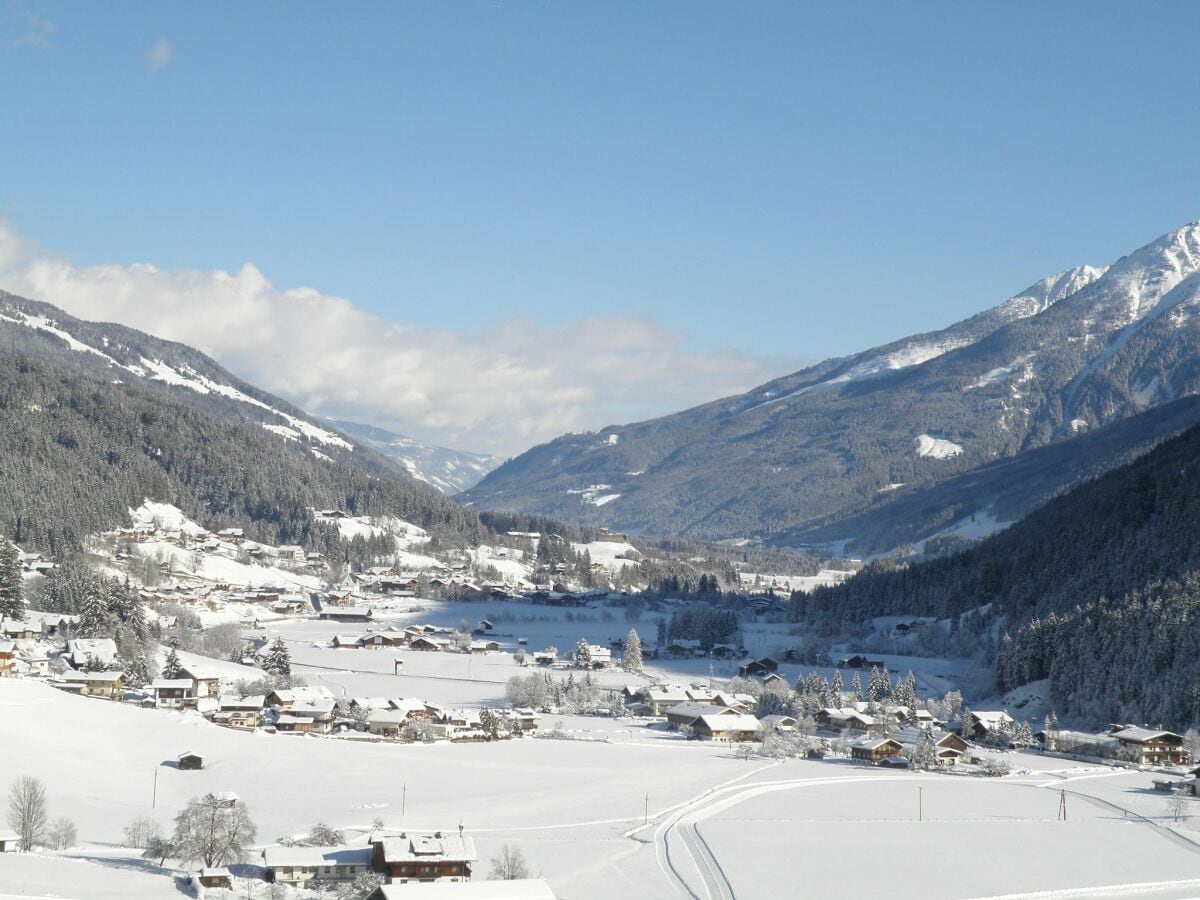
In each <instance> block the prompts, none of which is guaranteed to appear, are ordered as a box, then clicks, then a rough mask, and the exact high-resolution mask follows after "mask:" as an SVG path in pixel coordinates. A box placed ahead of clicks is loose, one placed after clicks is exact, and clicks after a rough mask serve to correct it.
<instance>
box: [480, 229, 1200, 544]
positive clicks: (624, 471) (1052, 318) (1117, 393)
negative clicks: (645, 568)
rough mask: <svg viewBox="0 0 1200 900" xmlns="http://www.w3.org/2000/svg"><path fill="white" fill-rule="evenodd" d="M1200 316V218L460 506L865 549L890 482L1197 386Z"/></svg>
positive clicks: (957, 467)
mask: <svg viewBox="0 0 1200 900" xmlns="http://www.w3.org/2000/svg"><path fill="white" fill-rule="evenodd" d="M1198 312H1200V223H1191V224H1189V225H1187V226H1185V227H1183V228H1180V229H1178V230H1176V231H1173V232H1170V233H1169V234H1166V235H1163V236H1162V237H1160V238H1159V239H1158V240H1156V241H1154V242H1152V243H1150V244H1148V245H1146V246H1145V247H1142V248H1140V249H1138V250H1136V251H1134V252H1133V253H1130V254H1129V255H1128V256H1125V257H1122V258H1121V259H1120V260H1118V261H1117V262H1115V263H1114V264H1112V265H1111V266H1108V267H1094V266H1081V267H1078V268H1075V269H1072V270H1070V271H1067V272H1063V273H1061V274H1059V275H1055V276H1051V277H1048V278H1045V279H1042V280H1041V281H1039V282H1038V283H1037V284H1035V285H1033V286H1031V287H1030V288H1029V289H1027V290H1025V291H1022V292H1021V293H1020V294H1018V295H1017V296H1015V297H1012V298H1010V299H1008V300H1006V301H1005V302H1003V303H1001V304H1000V305H998V306H996V307H994V308H992V309H989V310H987V311H985V312H983V313H980V314H979V315H976V316H973V317H972V318H970V319H967V320H964V321H963V322H960V323H957V324H955V325H952V326H950V327H949V328H946V329H943V330H942V331H938V332H931V333H927V334H920V335H915V336H913V337H910V338H905V339H903V340H900V341H896V342H894V343H892V344H888V345H885V346H882V347H877V348H874V349H872V350H868V351H866V352H863V353H860V354H857V355H855V356H851V357H847V358H841V359H831V360H827V361H825V362H823V363H820V364H818V365H816V366H812V367H810V368H807V369H804V370H802V371H800V372H796V373H794V374H792V375H788V376H785V377H783V378H780V379H777V380H775V381H773V382H770V383H768V384H765V385H762V386H761V387H759V388H756V389H754V390H752V391H749V392H747V393H746V394H743V395H740V396H736V397H729V398H725V399H723V400H718V401H716V402H713V403H709V404H705V405H703V406H699V407H696V408H694V409H690V410H686V411H684V412H680V413H676V414H674V415H670V416H665V417H663V418H660V419H655V420H651V421H647V422H639V423H633V424H629V425H624V426H613V427H609V428H605V429H603V430H601V431H599V432H597V433H590V434H583V435H579V434H575V435H566V436H564V437H561V438H558V439H556V440H554V441H551V442H550V443H548V444H544V445H541V446H539V447H535V448H533V449H532V450H530V451H528V452H526V453H524V454H522V455H521V456H518V457H516V458H515V459H513V460H511V461H509V462H507V463H505V464H504V465H502V466H500V467H499V468H497V469H496V470H495V471H493V472H491V473H490V474H489V475H488V476H487V477H485V478H484V479H483V480H482V481H481V482H480V483H479V484H478V485H476V486H475V487H474V488H472V489H470V490H468V491H467V492H465V493H464V495H463V499H465V500H466V501H468V502H471V503H473V504H474V505H476V506H478V507H481V508H495V509H509V510H515V511H524V512H536V513H540V514H546V515H553V516H556V517H560V518H565V519H568V520H574V521H579V522H584V523H587V524H596V525H606V526H608V527H611V528H614V529H620V530H624V531H634V532H646V533H669V534H682V535H688V536H694V537H704V538H710V539H712V538H718V539H719V538H740V537H755V536H757V537H768V538H770V537H772V536H775V537H778V536H780V535H787V539H789V540H795V541H797V542H805V541H807V540H808V539H809V532H813V533H819V537H820V539H821V540H835V539H837V540H839V541H840V542H841V543H843V544H845V543H850V544H851V545H852V543H853V541H854V540H855V539H857V538H860V537H861V536H862V535H864V533H865V532H864V530H863V528H862V527H861V525H862V522H863V519H862V517H861V516H860V517H858V518H854V517H855V516H856V515H857V514H860V513H863V512H864V511H866V510H868V509H869V508H870V507H872V506H873V505H876V504H878V503H880V501H881V499H884V500H886V499H888V498H889V495H891V494H893V493H896V492H900V493H899V494H897V496H901V495H912V494H922V493H923V492H925V491H928V490H930V489H932V488H935V487H936V486H938V485H941V484H943V483H945V482H947V481H949V480H951V479H955V478H962V477H963V476H964V475H965V473H969V472H972V471H974V470H977V469H979V468H980V467H984V466H989V465H993V464H995V463H997V462H998V461H1004V460H1011V459H1015V458H1019V457H1020V456H1021V455H1022V454H1025V453H1028V452H1030V451H1032V450H1035V449H1037V448H1040V447H1046V446H1049V445H1055V444H1064V453H1067V454H1068V455H1069V453H1070V451H1069V450H1066V449H1065V445H1066V444H1067V443H1068V442H1072V441H1074V440H1075V439H1076V438H1079V437H1081V436H1083V435H1086V434H1088V433H1094V432H1096V431H1098V430H1101V429H1105V428H1107V427H1109V426H1111V425H1113V424H1115V423H1118V422H1121V421H1123V420H1126V419H1131V418H1132V417H1135V416H1138V415H1139V414H1140V413H1143V412H1146V411H1147V410H1150V409H1153V408H1155V407H1158V406H1160V405H1163V404H1166V403H1170V402H1172V401H1175V400H1178V399H1180V398H1186V397H1188V396H1190V395H1193V394H1196V393H1200V318H1198V316H1197V313H1198ZM1168 418H1169V417H1168ZM1176 424H1177V425H1178V426H1179V427H1183V424H1184V423H1183V422H1182V421H1177V422H1176ZM1156 427H1159V428H1162V427H1163V426H1162V421H1161V420H1159V424H1158V425H1157V426H1156ZM1159 436H1165V434H1163V433H1161V432H1160V433H1159ZM1123 439H1127V440H1128V441H1130V442H1131V443H1130V446H1142V445H1143V444H1144V440H1145V435H1144V434H1143V433H1141V432H1139V431H1138V429H1136V428H1132V429H1126V431H1125V432H1123ZM1080 446H1085V445H1084V444H1081V445H1080ZM1106 452H1109V451H1106ZM1111 452H1113V453H1114V456H1113V457H1112V458H1113V459H1114V460H1117V459H1120V458H1121V452H1123V451H1120V450H1117V451H1111ZM1070 481H1071V479H1070V478H1066V479H1065V481H1064V483H1063V484H1062V485H1060V487H1062V486H1067V485H1069V483H1070ZM960 484H961V482H960ZM982 485H983V486H982V488H981V490H980V491H972V490H969V489H968V490H966V491H965V493H964V492H959V493H958V494H956V500H955V502H956V503H958V504H960V506H962V505H963V504H967V505H969V506H970V508H971V511H970V513H969V514H972V515H976V516H978V514H979V513H980V512H986V511H987V510H988V509H989V508H990V506H991V504H992V503H993V501H994V499H995V498H994V497H992V496H989V493H988V492H989V491H993V488H994V483H993V487H988V485H987V482H986V480H985V481H984V482H983V483H982ZM993 492H994V491H993ZM931 502H936V498H935V499H934V500H932V501H931ZM962 508H963V509H964V510H965V509H966V506H962ZM953 515H954V509H953V504H951V505H950V506H947V507H946V511H945V512H943V513H941V514H939V515H935V516H933V519H936V520H938V521H937V522H936V523H935V524H932V525H930V527H929V528H920V529H915V530H912V531H911V533H909V534H908V535H907V537H908V538H909V539H913V540H920V539H922V538H924V537H928V536H930V535H931V534H934V533H936V532H937V531H938V530H939V529H944V528H946V527H947V526H953V525H954V524H955V520H954V519H953ZM839 523H845V524H844V527H842V528H840V529H839ZM856 523H857V524H856Z"/></svg>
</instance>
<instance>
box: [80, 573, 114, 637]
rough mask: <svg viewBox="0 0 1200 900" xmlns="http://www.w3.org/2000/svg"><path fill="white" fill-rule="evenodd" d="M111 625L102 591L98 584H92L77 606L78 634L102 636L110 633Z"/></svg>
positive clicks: (81, 635)
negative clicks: (80, 603)
mask: <svg viewBox="0 0 1200 900" xmlns="http://www.w3.org/2000/svg"><path fill="white" fill-rule="evenodd" d="M111 627H112V621H111V619H110V617H109V614H108V606H107V604H106V603H105V597H104V592H103V590H102V589H100V588H99V586H98V585H96V586H93V589H92V590H89V591H88V593H87V595H86V596H85V597H84V598H83V604H82V605H81V606H80V608H79V626H78V634H79V636H80V637H85V638H94V637H103V636H105V635H107V634H110V633H111V630H112V628H111Z"/></svg>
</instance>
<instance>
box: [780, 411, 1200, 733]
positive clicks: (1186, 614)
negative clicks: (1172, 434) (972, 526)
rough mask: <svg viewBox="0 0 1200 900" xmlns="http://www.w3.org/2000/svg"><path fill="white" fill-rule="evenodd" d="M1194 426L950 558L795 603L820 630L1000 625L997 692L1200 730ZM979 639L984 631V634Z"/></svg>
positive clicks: (869, 575) (1198, 476) (1198, 492)
mask: <svg viewBox="0 0 1200 900" xmlns="http://www.w3.org/2000/svg"><path fill="white" fill-rule="evenodd" d="M1198 526H1200V428H1192V429H1190V430H1188V431H1187V432H1185V433H1184V434H1182V435H1180V436H1178V437H1176V438H1173V439H1171V440H1169V441H1167V442H1165V443H1164V444H1162V445H1161V446H1159V447H1158V448H1156V449H1155V450H1153V451H1151V452H1150V453H1148V454H1147V455H1146V456H1144V457H1142V458H1141V459H1138V460H1136V461H1135V462H1133V463H1130V464H1128V465H1126V466H1123V467H1121V468H1119V469H1116V470H1114V471H1112V472H1110V473H1108V474H1106V475H1104V476H1103V477H1101V478H1099V479H1096V480H1095V481H1092V482H1089V483H1087V484H1085V485H1083V486H1081V487H1079V488H1077V489H1075V490H1074V491H1072V492H1070V493H1068V494H1066V495H1064V496H1062V497H1060V498H1058V499H1056V500H1053V501H1051V502H1050V503H1048V504H1046V506H1044V507H1043V508H1041V509H1040V510H1038V511H1036V512H1034V513H1032V514H1031V515H1029V516H1028V517H1027V518H1026V519H1024V520H1023V521H1021V522H1019V523H1017V524H1016V525H1013V526H1012V527H1011V528H1009V529H1008V530H1007V531H1004V532H1001V533H1000V534H997V535H995V536H993V537H991V538H989V539H987V540H986V541H984V542H982V543H981V544H979V545H978V546H977V547H975V548H973V549H971V550H968V551H966V552H964V553H961V554H957V555H955V556H951V557H947V558H944V559H940V560H935V561H932V562H928V563H923V564H918V565H913V566H910V567H907V568H900V569H897V568H895V567H894V566H891V565H889V564H887V563H876V564H873V565H872V566H868V567H867V569H865V570H864V571H863V572H862V573H861V574H860V575H859V576H858V577H857V578H855V579H853V580H851V581H850V582H848V583H847V584H845V585H841V586H839V587H835V588H825V589H820V590H817V591H816V592H814V593H813V594H812V595H811V596H810V597H808V598H803V597H800V598H798V599H797V600H796V601H795V603H794V605H793V617H794V618H795V619H797V620H799V621H803V622H804V623H806V624H807V625H808V626H810V627H811V628H813V629H816V630H818V631H829V630H836V629H839V628H843V627H846V626H849V625H851V624H853V623H857V622H861V621H863V620H864V619H866V618H869V617H872V616H881V615H901V614H903V615H908V614H914V615H933V616H939V617H943V618H946V617H951V618H955V619H956V620H958V619H959V617H961V616H962V615H963V614H964V613H971V612H972V611H974V613H973V615H974V616H975V617H976V618H983V619H987V620H995V621H998V622H999V623H1000V624H1001V626H1002V629H1001V632H1000V634H1001V635H1002V636H1001V638H1000V642H999V645H998V647H997V648H996V653H997V655H996V663H995V670H996V686H997V688H998V689H1000V690H1007V689H1009V688H1012V687H1015V686H1017V685H1020V684H1024V683H1027V682H1029V681H1034V680H1037V679H1041V678H1049V679H1050V681H1051V691H1052V696H1053V699H1054V702H1055V704H1056V706H1057V707H1058V709H1059V711H1060V712H1062V713H1067V714H1074V715H1078V716H1082V717H1085V718H1087V719H1088V720H1090V721H1093V722H1100V721H1107V720H1110V719H1111V720H1133V721H1152V722H1153V721H1163V722H1168V723H1171V724H1173V725H1175V726H1180V727H1182V726H1183V725H1185V724H1192V723H1196V722H1200V690H1197V689H1196V685H1197V684H1200V662H1198V659H1197V654H1196V653H1195V647H1196V645H1197V638H1200V541H1198V540H1197V527H1198ZM982 631H984V630H983V629H981V632H982Z"/></svg>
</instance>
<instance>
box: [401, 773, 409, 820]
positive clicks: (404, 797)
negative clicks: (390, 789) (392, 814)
mask: <svg viewBox="0 0 1200 900" xmlns="http://www.w3.org/2000/svg"><path fill="white" fill-rule="evenodd" d="M407 806H408V782H407V781H406V782H404V787H403V788H401V791H400V815H401V817H403V816H404V810H405V809H406V808H407Z"/></svg>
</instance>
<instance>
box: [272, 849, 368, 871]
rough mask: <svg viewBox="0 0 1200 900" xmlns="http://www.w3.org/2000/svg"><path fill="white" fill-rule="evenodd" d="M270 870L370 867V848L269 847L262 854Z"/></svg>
mask: <svg viewBox="0 0 1200 900" xmlns="http://www.w3.org/2000/svg"><path fill="white" fill-rule="evenodd" d="M262 860H263V865H264V866H267V867H268V868H278V867H280V866H283V867H290V868H309V869H311V868H316V867H318V866H369V865H371V848H370V847H369V846H368V847H267V848H266V849H265V850H263V852H262Z"/></svg>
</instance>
